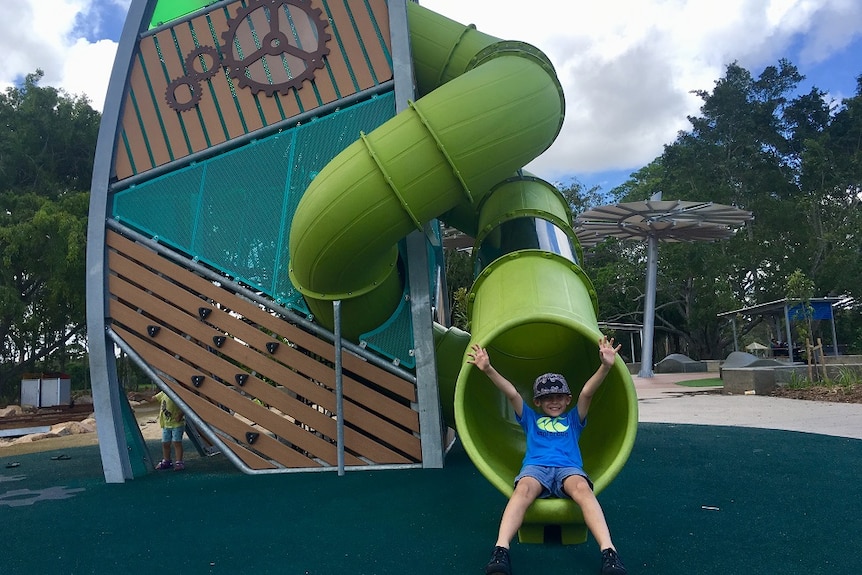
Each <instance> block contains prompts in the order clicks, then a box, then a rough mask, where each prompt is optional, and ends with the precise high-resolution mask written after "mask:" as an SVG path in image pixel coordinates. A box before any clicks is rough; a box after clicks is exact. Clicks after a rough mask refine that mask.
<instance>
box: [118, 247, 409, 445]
mask: <svg viewBox="0 0 862 575" xmlns="http://www.w3.org/2000/svg"><path fill="white" fill-rule="evenodd" d="M107 242H108V245H109V246H110V247H112V248H114V249H116V250H118V251H121V252H123V253H125V254H128V255H129V257H131V258H133V259H135V260H137V261H140V262H141V263H143V264H144V265H147V266H148V267H151V268H153V269H156V270H158V271H160V272H162V273H163V274H165V275H166V276H168V277H172V278H174V277H175V276H176V278H175V279H178V278H179V277H182V278H183V279H182V283H183V284H184V285H186V286H187V287H189V288H190V289H191V290H192V291H194V292H195V293H200V294H203V295H206V296H207V297H209V298H210V299H212V300H215V301H217V300H218V299H219V298H220V297H222V293H223V290H221V289H220V288H218V287H216V286H214V285H213V284H212V283H211V282H208V281H207V280H205V279H203V278H201V277H199V276H197V275H195V274H192V273H191V272H189V271H187V270H185V269H183V268H181V267H179V266H177V265H176V264H173V263H171V262H169V261H168V260H166V259H164V258H161V257H159V256H158V255H157V254H155V253H154V252H152V251H151V250H148V249H147V248H145V247H143V246H141V245H139V244H135V243H133V242H129V241H128V240H125V239H124V238H122V237H121V236H119V235H118V234H113V233H112V234H110V235H109V237H108V238H107ZM178 281H179V280H178ZM228 308H229V309H231V310H233V311H235V312H236V313H238V314H240V315H242V316H243V317H245V318H247V319H249V320H251V321H253V322H255V323H257V324H258V325H261V326H264V327H266V328H267V329H269V330H271V331H273V332H275V333H278V334H280V335H282V336H284V337H285V338H287V339H288V340H290V341H294V342H296V343H297V344H298V345H300V346H301V347H304V348H306V349H308V350H310V351H312V352H313V353H315V354H317V355H319V356H321V357H324V358H326V359H328V360H329V361H333V362H334V360H335V350H334V347H333V346H332V344H330V343H328V342H324V341H321V340H319V339H317V338H316V337H314V336H312V335H310V334H308V333H306V332H304V331H302V330H300V329H298V328H296V327H295V326H292V325H290V324H289V323H287V322H285V321H283V320H281V319H279V318H277V317H274V316H273V315H272V314H270V313H268V312H266V311H264V310H263V309H261V308H260V307H259V306H257V305H255V304H253V303H251V302H248V301H246V300H244V299H240V298H235V299H232V300H231V302H230V305H229V306H228ZM263 349H265V347H264V348H263ZM344 362H345V367H347V368H348V369H350V370H351V371H355V373H357V374H359V375H361V376H362V377H365V378H367V379H370V380H372V381H374V382H375V383H376V384H378V385H380V386H382V387H384V388H386V389H387V390H389V391H391V392H393V393H396V394H398V395H400V396H401V397H404V398H405V399H406V400H408V401H410V402H413V403H415V401H416V388H415V386H414V385H413V384H412V383H410V382H407V381H404V380H403V379H401V378H399V377H398V376H396V375H394V374H392V373H390V372H388V371H386V370H383V369H380V368H378V367H376V366H374V365H373V364H370V363H368V362H365V361H362V360H361V359H359V358H357V357H355V356H353V355H351V354H344ZM417 429H418V428H417Z"/></svg>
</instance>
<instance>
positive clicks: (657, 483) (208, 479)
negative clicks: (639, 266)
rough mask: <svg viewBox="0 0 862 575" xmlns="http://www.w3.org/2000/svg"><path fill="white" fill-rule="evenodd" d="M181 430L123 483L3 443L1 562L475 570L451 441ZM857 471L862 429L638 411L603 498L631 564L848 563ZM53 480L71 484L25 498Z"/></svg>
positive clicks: (460, 472) (493, 520)
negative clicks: (383, 446) (342, 466)
mask: <svg viewBox="0 0 862 575" xmlns="http://www.w3.org/2000/svg"><path fill="white" fill-rule="evenodd" d="M149 447H150V449H151V450H157V449H158V444H157V443H155V444H154V443H151V444H149ZM189 447H190V446H189V445H188V444H187V453H188V454H189V459H188V460H187V468H186V471H184V472H182V473H176V472H171V471H165V472H159V473H152V474H149V475H148V476H146V477H143V478H141V479H136V480H134V481H132V482H128V483H125V484H121V485H117V484H106V483H104V479H103V477H102V471H101V465H100V462H99V454H98V448H97V447H96V446H93V447H85V448H77V449H71V450H68V451H64V452H56V451H55V452H44V453H34V454H29V455H22V456H16V457H14V458H10V457H8V456H4V455H3V451H2V448H0V517H2V520H3V525H4V526H5V527H4V535H5V536H4V537H2V538H0V567H2V573H3V574H4V575H32V574H34V573H40V574H54V573H57V574H60V573H63V574H66V573H95V574H115V573H127V574H130V575H131V574H138V573H141V574H143V573H154V572H160V571H165V572H167V571H173V572H181V573H186V574H210V573H212V574H235V573H255V574H269V573H272V574H276V573H278V574H284V575H305V574H309V575H331V574H333V573H351V574H360V575H362V574H365V575H372V574H373V575H403V574H404V573H411V574H415V575H440V574H469V573H481V572H482V568H483V567H484V565H485V562H486V561H487V560H488V556H489V554H490V551H491V546H492V545H493V543H494V539H495V538H496V532H497V523H498V521H499V517H500V513H501V512H502V509H503V506H504V505H505V502H506V500H505V498H504V497H503V496H502V495H501V494H500V493H499V492H498V491H497V490H496V489H494V488H493V487H491V486H490V485H489V484H488V482H487V481H485V480H484V479H483V478H482V477H481V475H480V474H479V473H478V472H477V471H476V468H475V467H474V466H473V465H472V463H471V462H470V460H469V459H468V458H467V457H466V455H465V453H464V452H463V450H462V449H461V447H460V445H458V444H456V447H455V448H454V449H453V451H452V452H450V454H449V456H448V457H447V459H446V466H445V467H444V468H443V469H439V470H411V471H375V472H349V473H347V474H346V475H345V476H344V477H338V476H337V475H336V474H335V473H309V474H294V475H268V476H247V475H242V474H241V473H239V472H237V471H236V470H235V469H234V468H233V467H232V465H231V464H230V463H229V462H227V460H226V459H225V458H223V457H221V456H215V457H212V458H208V459H200V458H199V457H198V456H197V454H196V453H195V452H194V450H193V449H188V448H189ZM154 453H157V451H154ZM60 454H67V455H68V456H69V459H68V460H53V459H51V458H52V457H56V456H58V455H60ZM12 462H18V463H19V466H18V467H15V468H8V469H7V468H6V465H7V464H9V463H12ZM860 475H862V441H859V440H853V439H843V438H837V437H827V436H820V435H813V434H805V433H796V432H784V431H770V430H758V429H746V428H732V427H710V426H692V425H666V424H642V425H641V426H640V430H639V433H638V438H637V441H636V443H635V446H634V449H633V451H632V454H631V457H630V460H629V462H628V464H627V465H626V466H625V468H624V469H623V470H622V471H621V473H620V474H619V477H618V478H617V479H616V480H615V481H614V482H613V484H612V485H610V486H609V487H608V488H607V489H606V490H605V491H604V492H603V493H602V494H601V495H600V496H599V501H600V502H601V504H602V506H603V508H604V511H605V514H606V515H607V519H608V523H609V525H610V527H611V532H612V534H613V537H614V542H615V543H616V545H617V547H618V548H619V551H620V555H621V557H622V559H623V561H624V562H625V563H626V565H627V567H628V568H629V572H630V573H638V574H639V575H691V574H704V575H706V574H710V575H712V574H717V573H745V574H750V575H774V574H776V573H781V574H783V575H796V574H799V575H809V574H810V575H814V574H820V573H832V572H842V573H844V572H846V573H858V572H860V571H862V555H860V554H858V553H856V552H855V550H856V549H859V548H860V547H862V516H860V515H859V513H858V509H859V508H860V505H862V500H860V499H862V491H860V490H859V488H858V478H859V477H860ZM52 488H53V489H54V490H57V489H58V488H62V490H64V491H65V492H66V493H67V494H68V495H70V497H68V498H67V499H60V500H56V499H55V500H51V499H40V500H34V499H35V498H36V497H37V496H44V493H45V491H44V490H47V489H52ZM25 490H28V491H27V492H25V493H22V491H25ZM73 490H82V491H74V492H73ZM10 503H15V505H10ZM712 508H717V509H712ZM512 561H513V566H514V572H515V575H530V574H538V573H545V572H547V571H548V570H551V571H553V572H565V573H595V572H598V568H599V551H598V549H597V548H596V545H595V542H594V541H593V540H592V539H590V540H589V541H588V542H587V543H586V544H585V545H580V546H562V545H555V544H546V545H524V544H518V543H513V547H512Z"/></svg>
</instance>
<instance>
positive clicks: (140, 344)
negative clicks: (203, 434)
mask: <svg viewBox="0 0 862 575" xmlns="http://www.w3.org/2000/svg"><path fill="white" fill-rule="evenodd" d="M121 307H122V306H121ZM132 313H133V312H132ZM113 329H114V330H115V331H116V332H117V333H118V334H120V336H121V337H122V338H123V339H124V340H126V342H127V343H129V345H130V346H131V347H132V348H133V349H134V350H135V351H136V352H137V353H138V354H139V355H140V356H141V357H142V358H143V359H144V360H145V361H146V362H147V363H148V364H150V365H152V366H153V367H155V368H156V369H158V370H160V371H162V372H164V373H166V374H168V375H170V376H171V377H172V378H174V379H175V380H177V381H178V382H183V381H190V380H191V376H192V375H195V374H196V373H197V372H196V371H195V370H194V369H193V368H192V367H190V366H189V365H187V364H185V363H183V362H181V361H179V360H177V359H175V358H174V357H173V356H172V355H170V354H169V353H167V352H164V351H161V350H159V349H157V348H156V347H154V346H153V345H148V342H146V341H145V340H143V339H141V338H138V337H134V334H133V332H131V331H129V330H127V329H125V328H123V327H122V326H120V325H114V326H113ZM209 383H210V385H207V386H206V389H204V386H203V385H202V386H201V388H199V389H197V390H195V391H196V392H198V393H200V394H202V395H203V396H206V397H207V398H209V399H211V400H214V401H215V402H216V403H218V404H221V405H225V406H226V407H229V408H231V409H233V408H232V407H231V405H230V404H234V405H235V404H237V401H236V398H240V399H242V401H244V402H245V403H247V404H249V406H251V407H252V410H255V409H254V408H256V410H262V411H267V410H266V408H264V407H261V406H259V405H257V404H255V403H252V402H251V401H249V400H248V399H245V398H243V397H242V396H241V395H239V394H238V393H235V392H233V391H231V390H229V389H228V388H226V387H225V386H224V385H221V384H218V385H212V383H213V382H212V380H209ZM171 389H177V388H175V387H172V388H171ZM185 389H186V390H187V391H189V392H191V391H192V390H191V389H190V388H188V387H186V388H185ZM232 396H233V397H232ZM202 401H203V400H202ZM217 409H218V408H217ZM234 411H236V412H237V413H241V412H239V411H237V410H236V409H234ZM196 413H197V412H196ZM223 413H225V414H226V415H228V416H229V417H230V420H223V421H222V424H224V425H227V426H229V427H226V428H221V427H219V429H221V431H223V432H225V433H227V434H228V435H230V436H231V437H233V438H234V439H237V440H238V441H241V442H243V443H245V442H246V437H245V433H246V432H253V433H258V434H259V436H258V438H257V440H256V441H255V442H254V446H253V449H254V450H255V451H258V452H260V453H262V454H263V455H265V456H266V457H269V458H270V459H272V460H274V461H278V462H279V463H281V464H282V465H285V466H287V467H320V464H319V463H318V462H316V461H314V460H313V459H309V458H308V457H306V456H305V455H303V454H301V453H299V452H298V451H295V450H293V449H291V448H290V447H288V446H286V445H284V444H283V443H281V442H279V441H278V440H276V439H273V438H272V437H270V436H269V435H267V434H266V433H265V432H263V430H262V429H259V428H256V427H251V426H249V425H247V424H245V423H243V422H242V421H240V420H239V419H237V418H235V417H232V416H230V415H229V414H228V413H227V412H223ZM242 415H243V416H244V417H247V416H246V415H245V414H242ZM234 422H235V423H234ZM234 434H236V435H234Z"/></svg>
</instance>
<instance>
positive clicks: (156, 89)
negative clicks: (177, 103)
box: [135, 32, 185, 166]
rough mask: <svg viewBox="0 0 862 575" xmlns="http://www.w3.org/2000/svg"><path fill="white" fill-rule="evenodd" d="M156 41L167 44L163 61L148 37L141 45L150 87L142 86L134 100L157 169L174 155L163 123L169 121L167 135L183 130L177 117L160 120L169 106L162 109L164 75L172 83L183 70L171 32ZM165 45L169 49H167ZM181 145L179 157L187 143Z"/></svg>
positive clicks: (162, 33) (151, 39)
mask: <svg viewBox="0 0 862 575" xmlns="http://www.w3.org/2000/svg"><path fill="white" fill-rule="evenodd" d="M155 38H158V39H159V41H160V42H161V43H162V44H163V45H164V46H163V49H162V59H160V58H159V54H158V52H157V51H156V46H155V44H154V43H153V38H147V39H146V40H145V41H143V42H141V43H140V51H141V57H142V58H143V61H144V64H143V65H144V66H145V67H146V78H147V79H149V85H148V86H141V88H142V89H141V90H135V101H136V102H137V104H138V113H139V114H140V117H141V120H142V121H143V124H144V137H145V138H146V140H147V144H148V145H149V148H150V152H151V153H152V155H153V159H154V160H155V163H156V166H161V165H162V164H166V163H168V162H170V161H171V159H172V158H171V154H172V153H173V152H172V150H171V149H170V147H172V144H173V142H168V141H167V140H165V134H164V133H163V132H162V121H166V124H165V129H166V131H167V133H168V134H170V133H172V132H179V131H181V129H180V128H179V126H178V125H177V124H178V123H177V119H176V116H174V117H173V118H161V121H160V112H161V108H162V107H167V105H166V103H165V106H161V105H160V102H164V101H165V100H164V98H165V89H166V88H167V86H168V82H169V81H170V80H168V79H166V78H165V74H166V73H167V74H168V75H170V79H171V80H172V79H173V78H177V77H179V76H182V75H183V67H182V63H181V62H179V60H178V59H177V55H176V51H175V50H174V49H173V46H174V44H173V41H171V38H170V36H169V35H168V33H167V32H161V33H160V34H158V35H156V36H155ZM165 46H166V47H167V49H164V47H165ZM163 62H164V64H165V66H166V67H167V72H166V71H165V68H163V66H162V63H163ZM143 88H146V91H143ZM171 120H173V122H171ZM172 124H173V125H172ZM179 143H180V144H181V145H180V146H179V147H177V151H178V153H179V154H180V155H184V154H183V151H184V149H185V143H184V142H182V141H180V142H179Z"/></svg>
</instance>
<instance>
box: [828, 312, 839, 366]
mask: <svg viewBox="0 0 862 575" xmlns="http://www.w3.org/2000/svg"><path fill="white" fill-rule="evenodd" d="M829 320H830V321H831V322H832V351H833V354H832V355H834V356H835V357H838V334H837V333H836V332H835V310H834V309H833V308H832V304H829Z"/></svg>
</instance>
